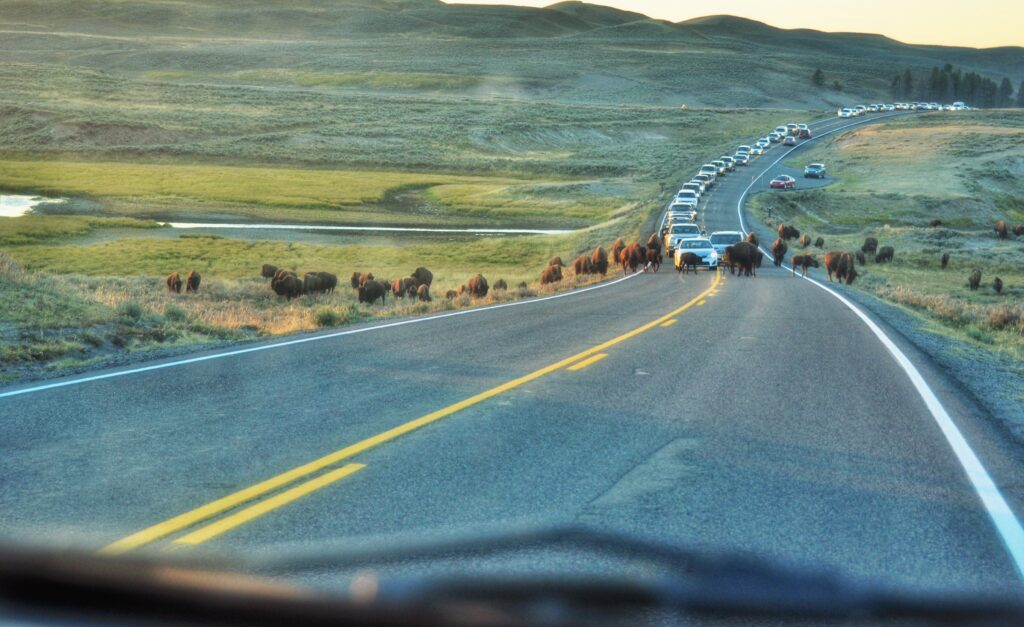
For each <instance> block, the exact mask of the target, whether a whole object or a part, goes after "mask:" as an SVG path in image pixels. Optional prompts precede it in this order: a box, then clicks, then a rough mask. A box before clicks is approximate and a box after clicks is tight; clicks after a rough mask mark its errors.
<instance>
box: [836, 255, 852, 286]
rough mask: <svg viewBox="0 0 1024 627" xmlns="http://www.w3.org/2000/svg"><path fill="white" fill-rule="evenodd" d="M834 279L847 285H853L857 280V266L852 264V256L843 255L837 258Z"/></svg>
mask: <svg viewBox="0 0 1024 627" xmlns="http://www.w3.org/2000/svg"><path fill="white" fill-rule="evenodd" d="M836 278H837V279H839V281H840V282H842V281H846V284H847V285H850V284H851V283H853V280H854V279H856V278H857V266H856V265H854V263H853V255H851V254H850V253H843V254H841V255H840V256H839V263H838V264H837V266H836Z"/></svg>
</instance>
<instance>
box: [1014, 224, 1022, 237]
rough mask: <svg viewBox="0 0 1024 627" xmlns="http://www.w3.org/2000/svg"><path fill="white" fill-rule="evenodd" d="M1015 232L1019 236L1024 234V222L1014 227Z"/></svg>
mask: <svg viewBox="0 0 1024 627" xmlns="http://www.w3.org/2000/svg"><path fill="white" fill-rule="evenodd" d="M1013 234H1014V235H1016V236H1017V237H1021V236H1022V235H1024V224H1018V225H1016V226H1015V227H1013Z"/></svg>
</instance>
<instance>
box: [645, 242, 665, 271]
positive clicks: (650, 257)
mask: <svg viewBox="0 0 1024 627" xmlns="http://www.w3.org/2000/svg"><path fill="white" fill-rule="evenodd" d="M647 268H650V269H652V270H653V271H655V272H657V271H658V269H659V268H661V251H660V250H655V249H653V248H648V249H647V265H646V266H644V272H647Z"/></svg>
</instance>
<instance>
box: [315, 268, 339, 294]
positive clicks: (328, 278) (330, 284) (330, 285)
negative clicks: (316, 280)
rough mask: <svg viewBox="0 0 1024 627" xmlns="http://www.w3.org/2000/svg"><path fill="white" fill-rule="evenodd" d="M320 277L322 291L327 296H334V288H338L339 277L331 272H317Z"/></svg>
mask: <svg viewBox="0 0 1024 627" xmlns="http://www.w3.org/2000/svg"><path fill="white" fill-rule="evenodd" d="M317 274H318V275H320V290H321V291H322V292H324V293H327V294H333V293H334V288H336V287H338V277H337V276H335V275H333V274H331V273H330V272H317Z"/></svg>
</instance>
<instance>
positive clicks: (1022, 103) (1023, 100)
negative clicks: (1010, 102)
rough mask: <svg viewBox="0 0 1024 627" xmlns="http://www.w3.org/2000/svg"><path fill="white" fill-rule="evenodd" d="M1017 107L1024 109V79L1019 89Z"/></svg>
mask: <svg viewBox="0 0 1024 627" xmlns="http://www.w3.org/2000/svg"><path fill="white" fill-rule="evenodd" d="M1017 108H1018V109H1024V81H1021V82H1020V89H1018V90H1017Z"/></svg>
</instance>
